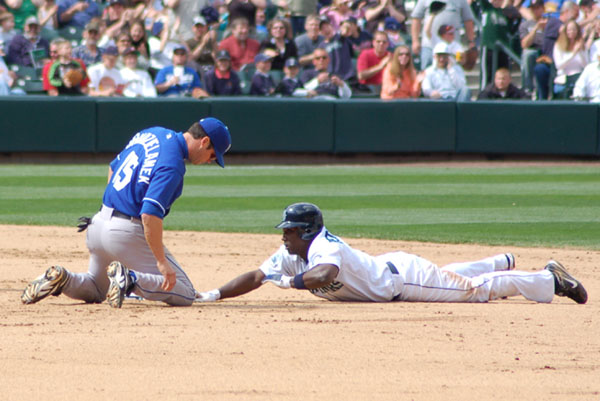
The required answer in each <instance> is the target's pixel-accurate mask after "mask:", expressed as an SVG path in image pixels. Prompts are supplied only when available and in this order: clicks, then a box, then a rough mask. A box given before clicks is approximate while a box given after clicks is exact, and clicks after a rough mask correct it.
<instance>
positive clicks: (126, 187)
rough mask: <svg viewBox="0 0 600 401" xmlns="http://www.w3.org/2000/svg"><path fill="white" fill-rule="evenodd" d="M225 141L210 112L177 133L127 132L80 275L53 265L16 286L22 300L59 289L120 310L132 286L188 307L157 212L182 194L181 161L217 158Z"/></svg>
mask: <svg viewBox="0 0 600 401" xmlns="http://www.w3.org/2000/svg"><path fill="white" fill-rule="evenodd" d="M230 147H231V136H230V134H229V129H228V128H227V127H226V126H225V125H224V124H223V123H222V122H221V121H219V120H218V119H216V118H211V117H209V118H204V119H202V120H200V121H199V122H196V123H194V124H192V126H191V127H190V128H189V129H188V130H187V131H186V132H184V133H181V132H175V131H172V130H170V129H167V128H162V127H152V128H148V129H145V130H142V131H140V132H138V133H137V134H135V135H134V137H133V138H132V139H131V140H130V141H129V144H128V145H127V146H126V147H125V149H124V150H123V151H122V152H121V153H120V154H119V155H118V156H117V157H116V158H115V159H114V160H113V161H112V162H111V163H110V167H109V172H108V184H107V186H106V190H105V192H104V197H103V199H102V207H101V209H100V211H99V212H98V213H96V215H95V216H94V217H93V218H92V219H91V220H90V219H86V218H83V219H84V220H83V221H82V223H81V224H80V231H81V230H85V229H86V228H87V230H88V231H87V247H88V249H89V252H90V260H89V269H88V272H87V273H72V272H69V271H68V270H67V269H65V268H64V267H61V266H52V267H50V268H49V269H48V270H46V272H45V273H44V274H43V275H41V276H40V277H38V278H37V279H35V280H34V281H32V282H31V283H30V284H29V285H28V286H27V287H26V288H25V290H24V291H23V294H22V295H21V301H22V302H23V303H25V304H31V303H35V302H38V301H40V300H42V299H44V298H45V297H47V296H48V295H59V294H61V293H62V294H65V295H66V296H68V297H71V298H74V299H80V300H83V301H85V302H90V303H92V302H102V301H103V300H104V299H106V300H107V301H108V303H109V304H110V306H112V307H114V308H120V307H121V305H122V303H123V299H124V297H125V296H126V295H128V294H129V293H131V292H133V293H135V294H136V295H138V296H140V297H143V298H145V299H149V300H154V301H162V302H165V303H167V304H169V305H179V306H185V305H191V304H192V302H193V301H194V298H195V290H194V287H193V285H192V283H191V282H190V280H189V278H188V277H187V276H186V274H185V272H184V271H183V269H182V268H181V266H180V265H179V263H178V262H177V261H176V260H175V258H174V257H173V255H172V254H171V253H170V252H169V250H168V249H167V248H166V247H165V246H164V245H163V218H164V217H165V216H166V215H167V214H169V211H170V209H171V205H172V204H173V202H175V200H176V199H177V198H178V197H179V196H180V195H181V192H182V189H183V176H184V174H185V171H186V167H185V160H189V161H190V163H192V164H206V163H210V162H212V161H216V162H217V164H219V165H220V166H221V167H225V164H224V161H223V155H224V154H225V153H226V152H227V151H228V150H229V148H230Z"/></svg>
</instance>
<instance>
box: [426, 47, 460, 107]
mask: <svg viewBox="0 0 600 401" xmlns="http://www.w3.org/2000/svg"><path fill="white" fill-rule="evenodd" d="M433 53H434V56H435V60H434V64H432V65H431V66H429V67H427V69H426V70H425V78H424V79H423V84H422V86H421V89H422V91H423V95H424V96H425V97H428V98H430V99H442V100H457V101H460V102H464V101H468V100H470V99H471V91H470V90H469V88H468V87H467V80H466V78H465V73H464V71H463V70H462V68H461V67H460V66H459V65H458V64H456V63H452V64H450V51H449V46H448V44H447V43H445V42H439V43H438V44H437V45H435V48H434V49H433Z"/></svg>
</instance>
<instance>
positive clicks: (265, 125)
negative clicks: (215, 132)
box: [211, 98, 334, 152]
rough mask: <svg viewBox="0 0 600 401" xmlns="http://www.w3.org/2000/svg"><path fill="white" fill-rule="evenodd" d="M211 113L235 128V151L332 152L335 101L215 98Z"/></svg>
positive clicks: (233, 149) (233, 146)
mask: <svg viewBox="0 0 600 401" xmlns="http://www.w3.org/2000/svg"><path fill="white" fill-rule="evenodd" d="M211 114H212V116H214V117H217V118H219V119H221V120H222V121H223V122H225V124H227V126H228V127H229V130H230V131H231V138H232V139H231V142H232V146H231V151H232V152H331V150H332V148H333V119H334V102H328V101H320V100H312V101H311V100H306V99H298V100H296V99H285V98H278V99H274V98H271V99H265V98H229V99H225V98H221V99H211Z"/></svg>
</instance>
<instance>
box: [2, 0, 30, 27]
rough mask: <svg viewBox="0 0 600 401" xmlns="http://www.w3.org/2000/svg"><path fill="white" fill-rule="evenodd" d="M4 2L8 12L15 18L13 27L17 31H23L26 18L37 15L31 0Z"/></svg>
mask: <svg viewBox="0 0 600 401" xmlns="http://www.w3.org/2000/svg"><path fill="white" fill-rule="evenodd" d="M5 4H6V7H7V10H8V12H9V13H11V14H12V15H13V16H14V18H15V28H16V29H17V30H18V31H25V26H26V25H27V20H28V19H29V18H31V17H35V16H36V15H37V7H36V5H35V4H34V3H33V2H32V1H31V0H6V1H5ZM36 18H37V17H36Z"/></svg>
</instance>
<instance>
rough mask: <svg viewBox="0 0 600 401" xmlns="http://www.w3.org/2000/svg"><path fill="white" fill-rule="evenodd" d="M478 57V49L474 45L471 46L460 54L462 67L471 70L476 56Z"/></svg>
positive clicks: (475, 61)
mask: <svg viewBox="0 0 600 401" xmlns="http://www.w3.org/2000/svg"><path fill="white" fill-rule="evenodd" d="M478 57H479V51H478V50H477V48H476V47H471V48H470V49H469V50H467V51H466V52H465V53H464V54H463V56H462V61H461V64H462V67H463V69H464V70H465V71H471V70H472V69H473V67H475V64H477V58H478Z"/></svg>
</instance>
